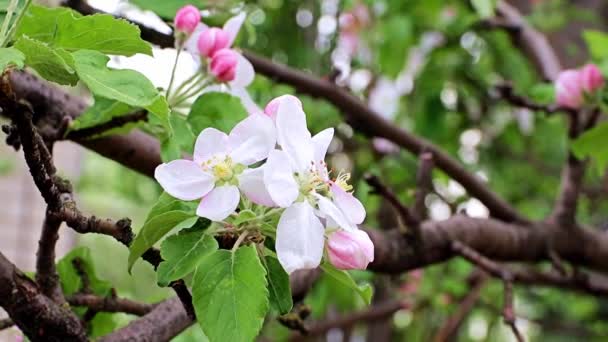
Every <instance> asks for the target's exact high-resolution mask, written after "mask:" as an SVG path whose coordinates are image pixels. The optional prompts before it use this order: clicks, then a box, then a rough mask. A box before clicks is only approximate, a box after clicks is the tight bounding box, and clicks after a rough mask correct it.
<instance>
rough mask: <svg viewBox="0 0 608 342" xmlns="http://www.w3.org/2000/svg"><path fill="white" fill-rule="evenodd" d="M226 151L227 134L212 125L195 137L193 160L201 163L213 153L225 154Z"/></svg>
mask: <svg viewBox="0 0 608 342" xmlns="http://www.w3.org/2000/svg"><path fill="white" fill-rule="evenodd" d="M227 151H228V136H227V135H226V133H224V132H222V131H220V130H217V129H215V128H212V127H209V128H205V129H204V130H203V131H202V132H201V134H199V135H198V138H196V143H195V144H194V161H195V162H196V163H198V164H201V163H203V162H205V161H207V160H209V159H210V158H212V157H213V156H214V155H217V154H225V153H226V152H227Z"/></svg>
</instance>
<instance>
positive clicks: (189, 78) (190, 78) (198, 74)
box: [175, 71, 203, 94]
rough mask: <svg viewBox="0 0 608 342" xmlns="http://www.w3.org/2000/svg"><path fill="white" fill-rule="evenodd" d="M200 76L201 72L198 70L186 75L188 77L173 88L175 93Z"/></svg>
mask: <svg viewBox="0 0 608 342" xmlns="http://www.w3.org/2000/svg"><path fill="white" fill-rule="evenodd" d="M201 76H203V75H202V73H201V72H198V71H197V72H195V73H194V74H193V75H192V76H190V77H188V79H186V80H185V81H184V82H182V84H180V85H179V87H177V89H175V94H179V93H180V92H181V90H182V89H184V87H185V86H187V85H188V84H190V83H192V82H193V81H195V80H196V79H198V78H199V77H201Z"/></svg>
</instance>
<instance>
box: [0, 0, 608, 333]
mask: <svg viewBox="0 0 608 342" xmlns="http://www.w3.org/2000/svg"><path fill="white" fill-rule="evenodd" d="M472 2H473V3H474V4H473V5H472V4H471V3H469V2H468V1H456V0H424V1H422V0H380V1H371V0H370V1H361V0H347V1H337V0H306V1H294V0H258V1H246V2H245V3H241V2H235V1H212V0H192V1H186V0H163V1H146V0H133V1H132V3H134V4H135V5H137V6H140V7H141V8H144V9H151V10H153V11H156V12H157V13H158V14H159V15H160V16H161V17H163V18H165V19H168V20H170V18H171V17H172V16H173V14H174V13H175V10H176V9H177V8H179V7H181V6H182V5H184V4H186V3H193V4H195V5H197V6H199V7H200V8H202V9H209V10H210V12H209V14H210V17H209V19H208V20H207V21H208V22H209V23H214V22H215V23H221V22H222V21H223V20H225V18H227V17H228V16H229V14H228V10H229V9H231V8H234V7H242V8H244V9H246V11H247V12H248V19H247V22H246V26H245V28H246V29H245V30H243V33H242V34H241V35H240V36H239V39H238V43H237V45H238V46H240V47H241V48H243V49H247V50H251V51H254V52H256V53H258V54H261V55H264V56H266V57H269V58H271V59H272V60H274V61H276V62H279V63H284V64H287V65H289V66H291V67H294V68H297V69H300V70H305V71H308V72H311V73H313V74H315V75H318V76H319V77H324V78H332V79H333V78H336V82H337V83H338V85H340V86H342V87H348V88H350V89H351V90H352V92H353V93H355V94H357V96H360V97H361V98H362V99H365V100H366V101H371V100H372V99H371V98H372V96H373V95H372V93H373V89H374V88H375V87H376V86H377V85H379V84H380V82H381V81H382V80H387V81H388V82H389V83H391V84H392V87H394V88H397V90H396V91H397V96H391V97H390V98H387V99H384V100H382V101H380V103H381V104H382V105H383V106H384V107H385V108H387V110H386V113H382V114H384V115H385V116H386V117H387V118H389V119H391V120H394V121H395V123H396V124H397V125H399V126H401V127H404V128H406V129H408V130H409V131H411V132H413V133H415V134H417V135H419V136H422V137H424V138H426V139H428V140H430V141H432V142H434V143H435V144H437V145H438V146H440V147H442V148H443V149H445V150H446V151H447V152H448V153H450V154H451V155H452V156H454V157H455V158H457V159H459V160H460V161H462V163H463V164H464V165H465V166H466V168H467V169H469V170H471V171H472V172H475V173H478V174H479V175H481V176H482V177H484V178H485V179H486V180H487V182H488V183H489V186H490V187H491V188H492V189H493V190H495V191H496V192H498V193H499V194H500V195H501V196H502V197H503V198H505V199H506V200H507V201H509V202H510V203H512V204H513V205H514V206H515V207H517V208H518V209H519V210H521V212H522V213H524V214H525V215H527V216H529V217H531V218H533V219H541V218H543V217H544V216H545V215H546V214H548V212H549V210H550V208H551V205H552V202H553V199H554V198H555V195H556V192H557V186H558V184H559V174H560V168H561V165H562V164H563V162H564V160H565V158H566V152H567V134H566V124H565V120H564V118H563V117H560V116H559V115H556V116H554V117H553V116H552V117H549V116H546V115H545V114H543V113H534V112H530V111H527V110H521V109H517V108H513V107H511V106H510V105H508V104H507V103H505V102H503V101H502V100H501V99H500V98H499V97H498V96H497V94H496V92H494V91H493V86H494V85H496V84H497V83H500V82H504V81H508V82H511V83H512V84H513V86H514V88H515V89H516V91H517V92H518V93H522V94H527V95H528V96H530V97H532V98H534V99H536V100H537V101H543V102H547V103H549V102H551V101H552V96H553V95H552V88H551V87H550V86H548V85H547V84H546V83H543V81H542V80H541V79H540V78H539V77H538V76H537V73H536V71H535V70H534V68H533V67H532V65H531V64H530V63H529V62H528V60H527V59H526V57H525V56H523V55H522V54H521V52H520V51H519V50H518V49H517V48H515V46H514V45H513V44H512V42H511V40H510V38H509V36H508V35H507V34H506V33H505V32H503V31H501V30H487V29H483V28H480V27H479V26H478V25H477V24H478V23H479V21H480V20H481V19H482V18H483V17H484V16H487V15H488V13H489V14H490V15H491V14H492V1H472ZM92 3H93V2H92ZM93 4H94V3H93ZM484 6H486V7H484ZM526 6H527V7H528V11H527V13H528V16H527V19H528V20H529V22H530V23H531V24H533V25H535V26H536V27H537V28H538V29H541V30H543V31H545V32H547V33H548V34H553V33H555V32H559V31H560V30H562V29H563V28H564V27H565V26H567V25H568V24H569V23H570V22H571V21H572V20H583V21H586V22H588V23H589V24H590V25H599V24H601V23H602V19H603V18H602V17H601V16H600V14H599V13H594V12H593V11H591V10H588V9H585V8H584V7H581V6H577V1H571V2H569V1H566V0H536V1H530V2H529V4H527V5H526ZM363 9H364V10H363ZM357 11H359V12H357ZM362 11H363V12H364V13H363V14H361V13H362ZM345 13H351V14H353V13H355V15H354V16H355V19H356V21H357V22H356V24H355V26H352V25H351V26H348V25H349V23H348V22H347V23H343V22H342V21H343V20H340V17H341V16H343V15H344V14H345ZM356 13H359V14H356ZM357 15H361V16H367V17H366V18H364V17H357ZM598 23H599V24H598ZM351 24H352V23H351ZM351 33H352V34H351ZM429 33H431V37H435V38H436V39H435V41H434V43H433V44H431V45H432V46H431V47H429V46H428V42H427V43H425V38H424V37H429ZM349 34H351V35H350V38H352V36H353V35H354V36H355V37H356V44H355V45H356V47H355V48H353V49H351V50H349V52H348V53H347V54H346V55H347V58H346V61H345V60H344V58H343V57H344V55H341V56H338V55H339V54H340V53H339V52H336V51H338V50H340V46H339V44H340V39H343V38H347V39H349ZM576 35H577V37H578V36H580V35H581V32H580V30H579V32H578V33H577V34H576ZM351 42H352V41H351ZM424 44H427V45H424ZM423 46H426V47H425V48H424V49H425V50H424V52H425V53H424V54H423V55H422V56H421V57H420V50H421V47H423ZM559 48H560V49H563V50H565V51H566V52H564V53H565V54H566V55H567V54H568V53H583V54H587V52H586V51H585V49H584V47H581V46H579V45H577V44H576V43H564V45H563V46H560V47H559ZM581 50H582V52H581ZM412 56H419V60H418V61H417V62H416V61H415V62H416V63H418V66H417V69H416V70H415V71H416V72H411V70H409V69H408V68H411V63H412V58H417V57H412ZM340 58H342V59H340ZM583 61H584V60H583ZM337 71H338V72H337ZM336 75H337V76H336ZM248 90H249V93H250V95H251V96H252V98H253V99H254V101H255V102H256V103H257V104H258V105H260V106H263V105H264V104H265V103H267V102H268V101H269V100H270V99H272V98H273V97H275V96H278V95H281V94H284V93H294V89H292V88H290V87H288V86H285V85H281V84H275V83H274V82H273V81H272V80H269V79H267V78H265V77H263V76H258V77H256V80H255V82H254V83H253V84H252V85H251V86H250V87H249V88H248ZM393 90H394V89H393ZM302 101H303V103H304V107H305V111H306V113H307V114H308V121H309V126H310V128H311V130H312V131H313V132H318V131H320V130H321V129H323V128H325V127H328V126H333V127H336V128H337V138H336V139H335V140H334V142H333V143H332V146H331V148H330V151H331V155H330V158H329V161H330V164H331V165H333V166H334V167H335V168H337V169H340V168H347V169H350V170H351V171H352V174H353V184H356V189H357V190H356V193H357V196H358V197H359V198H360V199H361V200H362V201H363V202H364V204H365V206H366V208H367V211H368V218H367V220H366V224H367V225H368V226H370V227H385V226H386V225H387V222H386V221H387V217H388V216H389V215H387V213H386V210H383V209H382V208H383V206H385V204H382V203H381V201H380V200H379V198H378V197H377V196H375V195H373V194H369V193H368V190H369V188H368V187H367V186H366V184H365V183H364V182H363V181H362V176H363V175H364V174H365V173H367V172H369V173H373V174H377V175H380V176H381V177H382V179H383V180H384V181H385V182H386V183H387V184H390V185H391V186H392V187H393V188H394V189H395V190H397V193H398V195H399V196H400V198H401V199H402V200H403V201H404V202H406V203H409V202H411V201H412V194H413V190H414V185H415V172H416V159H415V158H414V157H413V156H411V155H410V154H408V153H406V152H404V151H401V152H397V153H395V154H388V155H387V154H384V153H380V152H379V151H378V149H376V148H374V144H372V140H370V139H369V137H364V136H361V135H359V134H357V132H354V131H353V129H352V128H351V127H350V126H348V124H346V123H345V122H343V120H342V118H341V116H340V113H339V112H338V111H337V110H336V109H335V108H334V107H333V106H332V105H331V104H329V103H327V102H325V101H322V100H319V99H313V98H309V97H306V96H304V97H302ZM388 107H393V109H392V110H388ZM381 108H382V106H381ZM380 110H381V109H380ZM10 168H11V165H10V163H8V162H5V161H3V160H0V173H2V172H5V171H2V170H9V169H10ZM433 182H434V193H432V194H431V195H429V196H428V198H427V202H426V204H427V206H428V208H429V211H430V215H431V218H432V219H445V218H447V217H449V216H450V215H451V214H453V213H455V212H465V213H466V214H468V215H471V216H485V215H487V210H485V208H483V206H482V205H481V204H480V203H479V202H478V201H476V200H474V199H470V198H468V197H467V195H466V194H465V192H464V190H463V189H462V188H461V187H460V186H459V185H458V184H457V183H455V182H453V181H450V180H449V179H448V178H447V177H446V176H445V175H444V174H442V173H440V172H438V171H434V178H433ZM605 183H606V182H605V177H604V176H603V174H601V173H598V172H589V173H588V179H587V181H586V182H585V184H586V185H585V191H584V194H583V197H582V199H581V205H580V210H579V219H580V220H581V222H582V223H586V224H593V225H595V226H599V227H605V226H606V219H607V218H608V217H606V213H608V201H606V192H605V191H604V190H603V189H602V188H601V187H598V184H600V185H602V186H604V185H603V184H605ZM77 192H78V194H79V198H80V201H81V202H82V203H83V207H84V208H85V209H86V210H87V212H92V213H95V214H96V215H97V216H100V217H104V216H107V217H116V218H118V217H125V216H128V217H130V218H131V219H132V220H133V222H134V224H133V226H134V227H136V229H137V228H138V227H141V224H142V223H143V220H144V219H145V215H146V212H147V210H149V208H150V207H151V206H152V204H153V203H154V201H155V200H156V198H157V197H158V195H159V194H160V193H161V190H160V187H159V186H158V185H156V184H155V182H154V181H153V180H151V179H149V178H146V177H144V176H141V175H139V174H137V173H135V172H133V171H130V170H127V169H125V168H124V167H121V166H120V165H118V164H116V163H114V162H112V161H109V160H107V159H103V158H102V157H99V156H97V155H94V154H92V153H89V152H87V154H86V158H85V159H84V167H83V170H82V176H81V177H80V179H79V181H78V182H77ZM388 221H390V220H388ZM392 223H393V224H394V222H392ZM388 224H390V223H388ZM79 244H80V245H83V246H87V247H88V248H90V250H91V253H90V256H91V259H92V261H91V262H92V263H93V264H94V265H95V269H96V273H97V275H98V277H99V278H100V279H103V280H104V281H107V282H109V283H111V284H113V285H112V286H114V287H115V288H116V289H117V291H118V294H119V295H122V296H126V297H130V298H134V299H139V300H145V301H147V302H154V301H158V300H161V299H162V298H164V297H166V296H169V295H172V293H171V292H170V291H167V290H166V289H161V288H158V287H157V286H156V279H155V275H154V272H153V271H152V270H151V268H150V266H149V265H146V264H144V263H138V264H137V265H136V267H135V269H134V271H133V274H132V275H129V274H128V273H127V270H126V266H124V265H126V260H127V250H126V249H125V248H123V247H122V246H120V245H117V244H116V243H115V242H114V241H113V240H111V239H110V238H107V237H97V236H83V237H81V240H80V241H79ZM110 256H111V258H110ZM472 272H474V270H473V267H472V266H470V265H469V264H468V263H466V262H465V261H463V260H453V261H450V262H447V263H444V264H441V265H436V266H432V267H429V268H427V269H424V270H422V271H419V272H418V273H415V274H416V276H412V274H413V272H410V273H409V274H404V275H401V276H391V277H388V276H383V275H373V274H372V273H369V272H357V273H355V274H354V275H355V277H356V279H358V280H359V281H362V282H372V283H374V284H378V283H380V282H388V283H389V284H390V286H391V287H392V288H394V289H395V291H393V292H392V293H391V294H389V296H393V297H402V298H403V300H404V302H405V303H408V305H405V306H404V309H403V310H400V311H399V312H397V313H396V314H395V315H394V316H393V317H392V318H391V319H390V328H391V329H392V330H393V337H394V340H396V341H427V340H431V339H432V338H433V336H434V335H435V333H436V331H437V330H438V329H439V328H440V327H441V326H442V324H443V323H444V322H445V321H446V320H447V319H448V318H449V317H450V315H451V314H452V313H453V312H454V310H455V309H456V307H457V306H458V303H459V301H460V300H461V298H462V297H463V296H465V295H466V294H467V293H468V292H469V291H470V282H469V280H470V279H469V278H470V276H471V274H472ZM416 279H418V280H416ZM408 284H410V285H411V284H413V285H412V286H409V287H408ZM305 302H306V303H307V304H309V305H310V306H311V308H312V312H313V313H312V319H329V318H331V317H335V316H337V315H340V314H345V313H347V312H350V311H353V310H359V309H363V308H364V306H363V303H362V302H360V300H359V299H358V298H357V296H356V295H354V294H352V293H350V292H347V291H344V289H343V288H342V287H340V285H339V284H337V283H335V281H333V280H332V279H330V278H325V277H322V278H321V279H320V281H318V282H317V283H316V285H315V286H314V288H313V290H312V291H311V292H310V294H309V295H308V296H307V298H306V299H305ZM501 302H502V286H501V284H500V282H497V281H494V280H489V281H488V282H487V285H486V286H484V288H483V290H482V293H481V296H480V299H479V301H478V303H477V305H476V306H475V308H474V309H473V310H472V312H471V313H470V314H469V315H468V318H467V319H466V320H465V322H464V323H463V325H462V327H461V328H460V329H459V333H458V338H457V340H458V341H508V340H513V337H512V333H511V331H510V330H508V328H507V327H506V326H505V325H504V324H503V322H502V317H501V316H500V310H501V305H502V303H501ZM515 304H516V305H515V307H516V313H517V314H518V316H519V317H520V319H519V320H518V324H519V326H520V329H521V330H523V331H524V332H525V334H526V335H527V336H528V338H529V339H530V340H533V341H573V340H580V341H602V340H605V336H607V335H608V322H607V321H606V318H607V316H608V303H607V302H606V301H605V300H601V299H598V298H594V297H591V296H584V295H578V294H574V293H569V292H563V291H557V290H553V289H541V288H528V287H523V286H517V287H516V298H515ZM108 316H110V317H109V319H106V320H100V321H101V322H100V323H99V329H101V330H100V331H107V330H111V328H110V327H116V326H120V325H124V324H126V322H128V320H129V319H130V317H129V316H127V315H122V314H115V315H108ZM291 334H292V332H290V331H289V330H287V329H286V328H284V327H283V326H281V325H280V324H278V323H277V321H276V320H275V319H274V317H269V319H268V320H267V323H266V327H265V329H264V337H265V338H268V339H270V340H284V339H287V338H288V337H289V336H290V335H291ZM365 334H366V324H360V325H357V326H355V327H353V328H352V329H346V330H343V331H331V332H330V333H329V334H328V340H331V341H336V340H338V339H339V338H341V337H344V336H350V338H351V339H352V340H359V339H358V338H356V337H362V336H365ZM201 338H202V337H201V335H200V331H199V328H198V327H197V326H195V327H193V328H191V329H189V330H188V332H186V333H184V334H183V335H182V336H180V337H178V338H176V340H177V341H195V340H197V341H198V340H200V339H201Z"/></svg>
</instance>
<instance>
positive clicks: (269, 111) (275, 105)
mask: <svg viewBox="0 0 608 342" xmlns="http://www.w3.org/2000/svg"><path fill="white" fill-rule="evenodd" d="M285 99H288V101H294V102H296V103H297V104H298V105H299V106H300V108H302V101H300V99H298V98H297V97H295V96H293V95H281V96H278V97H275V98H274V99H272V100H270V101H269V102H268V104H267V105H266V107H265V108H264V114H266V115H268V116H270V117H271V118H272V120H276V118H277V112H278V111H279V104H280V103H281V102H282V101H283V100H285Z"/></svg>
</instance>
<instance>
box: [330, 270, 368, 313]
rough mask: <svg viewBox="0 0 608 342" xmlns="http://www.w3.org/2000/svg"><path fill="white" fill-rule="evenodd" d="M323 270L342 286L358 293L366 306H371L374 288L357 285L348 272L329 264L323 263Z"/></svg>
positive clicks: (366, 285)
mask: <svg viewBox="0 0 608 342" xmlns="http://www.w3.org/2000/svg"><path fill="white" fill-rule="evenodd" d="M321 269H322V270H323V272H325V274H326V275H328V276H330V277H332V278H334V279H335V280H337V281H338V282H340V283H341V284H342V285H344V286H346V287H348V288H349V289H351V290H354V291H356V292H357V293H358V294H359V296H360V297H361V299H363V301H364V302H365V304H367V305H369V304H370V303H371V301H372V287H371V286H369V284H365V285H362V286H359V285H357V283H356V282H355V281H354V280H353V278H351V276H350V274H348V272H346V271H343V270H339V269H337V268H335V267H333V266H332V265H331V264H329V263H322V264H321Z"/></svg>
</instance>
